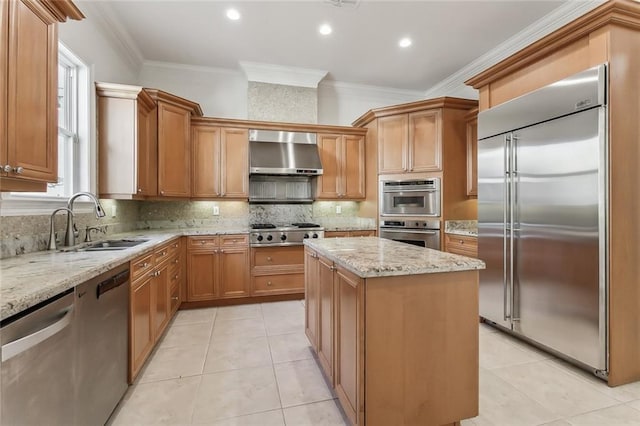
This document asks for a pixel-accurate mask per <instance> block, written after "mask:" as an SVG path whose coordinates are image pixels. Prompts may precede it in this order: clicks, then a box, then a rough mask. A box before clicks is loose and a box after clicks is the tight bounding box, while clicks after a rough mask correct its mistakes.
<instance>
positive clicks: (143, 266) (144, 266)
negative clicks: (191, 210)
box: [138, 262, 149, 268]
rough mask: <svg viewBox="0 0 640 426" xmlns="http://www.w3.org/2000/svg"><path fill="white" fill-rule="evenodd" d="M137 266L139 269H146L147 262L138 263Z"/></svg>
mask: <svg viewBox="0 0 640 426" xmlns="http://www.w3.org/2000/svg"><path fill="white" fill-rule="evenodd" d="M138 266H139V267H141V268H146V267H147V266H149V264H148V263H147V262H144V263H138Z"/></svg>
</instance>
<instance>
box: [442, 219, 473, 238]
mask: <svg viewBox="0 0 640 426" xmlns="http://www.w3.org/2000/svg"><path fill="white" fill-rule="evenodd" d="M444 232H445V234H455V235H467V236H470V237H477V236H478V221H477V220H447V221H445V223H444Z"/></svg>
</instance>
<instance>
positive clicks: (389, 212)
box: [379, 178, 441, 250]
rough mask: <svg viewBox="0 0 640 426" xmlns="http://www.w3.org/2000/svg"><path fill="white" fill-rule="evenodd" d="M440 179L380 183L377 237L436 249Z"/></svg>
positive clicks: (438, 242) (438, 241) (438, 231)
mask: <svg viewBox="0 0 640 426" xmlns="http://www.w3.org/2000/svg"><path fill="white" fill-rule="evenodd" d="M440 199H441V195H440V178H425V179H407V180H381V181H380V224H379V235H380V238H387V239H390V240H394V241H400V242H403V243H408V244H413V245H417V246H420V247H426V248H432V249H436V250H440Z"/></svg>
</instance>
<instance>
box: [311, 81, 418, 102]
mask: <svg viewBox="0 0 640 426" xmlns="http://www.w3.org/2000/svg"><path fill="white" fill-rule="evenodd" d="M318 88H322V89H333V90H334V91H335V92H336V93H337V94H338V95H344V96H353V97H358V98H361V99H367V100H371V101H376V100H379V99H380V98H383V99H385V100H393V99H395V100H397V101H398V102H407V101H410V100H418V99H423V98H424V92H423V91H421V90H407V89H396V88H393V87H384V86H370V85H367V84H357V83H348V82H344V81H336V80H324V81H322V82H321V83H320V84H319V85H318ZM319 94H320V93H319Z"/></svg>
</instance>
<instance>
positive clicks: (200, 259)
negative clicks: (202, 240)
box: [187, 250, 219, 302]
mask: <svg viewBox="0 0 640 426" xmlns="http://www.w3.org/2000/svg"><path fill="white" fill-rule="evenodd" d="M218 260H219V259H218V250H209V251H189V253H188V255H187V301H189V302H193V301H197V300H213V299H216V298H218V295H219V291H218V281H219V279H218V273H219V268H218Z"/></svg>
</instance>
